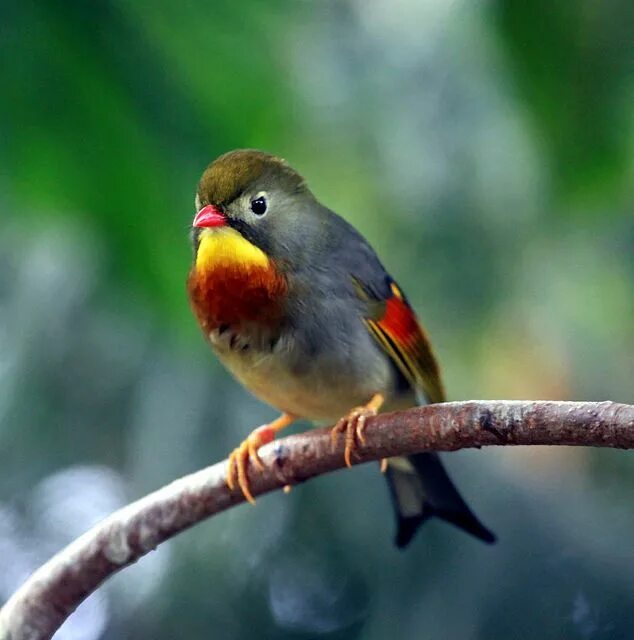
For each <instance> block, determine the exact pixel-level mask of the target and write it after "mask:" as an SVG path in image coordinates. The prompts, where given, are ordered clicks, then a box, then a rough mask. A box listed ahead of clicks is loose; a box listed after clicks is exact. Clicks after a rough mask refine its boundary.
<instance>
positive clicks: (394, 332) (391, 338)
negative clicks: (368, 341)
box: [366, 283, 445, 402]
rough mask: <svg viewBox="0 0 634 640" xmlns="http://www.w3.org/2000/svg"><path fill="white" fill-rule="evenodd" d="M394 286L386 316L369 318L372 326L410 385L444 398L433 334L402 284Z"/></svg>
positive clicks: (432, 398)
mask: <svg viewBox="0 0 634 640" xmlns="http://www.w3.org/2000/svg"><path fill="white" fill-rule="evenodd" d="M391 289H392V296H390V297H389V298H388V299H387V300H386V301H385V311H384V313H383V316H382V317H381V318H379V319H373V320H366V323H367V325H368V328H369V329H370V331H371V333H372V335H373V336H374V337H375V339H376V340H377V341H378V342H379V344H380V345H381V346H382V347H383V349H385V351H387V353H388V354H389V355H390V357H391V358H392V360H393V361H394V362H395V364H396V365H397V366H398V368H399V369H400V371H401V373H402V374H403V375H404V376H405V378H406V379H407V381H408V382H409V383H410V385H411V386H412V387H414V388H420V389H422V390H423V391H424V392H425V395H426V396H427V398H428V400H429V401H430V402H442V401H443V400H444V399H445V395H444V390H443V387H442V383H441V382H440V373H439V371H438V364H437V363H436V359H435V358H434V355H433V353H432V351H431V345H430V342H429V338H428V337H427V335H426V334H425V332H424V330H423V328H422V327H421V326H420V324H419V322H418V319H417V318H416V314H415V313H414V311H413V310H412V308H411V307H410V306H409V304H408V302H407V300H405V298H404V296H403V294H402V293H401V291H400V289H399V288H398V286H397V285H396V284H395V283H392V284H391Z"/></svg>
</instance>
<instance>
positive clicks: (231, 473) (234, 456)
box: [226, 425, 275, 504]
mask: <svg viewBox="0 0 634 640" xmlns="http://www.w3.org/2000/svg"><path fill="white" fill-rule="evenodd" d="M274 436H275V431H274V430H273V429H271V427H270V426H269V425H264V426H262V427H258V428H257V429H255V430H254V431H253V432H252V433H251V434H250V435H249V437H248V438H247V439H246V440H244V441H243V442H242V443H241V444H240V446H239V447H236V448H235V449H234V450H233V451H232V452H231V454H230V455H229V460H228V465H227V480H226V482H227V486H228V487H229V489H230V490H232V491H233V489H234V488H235V486H236V481H237V485H238V486H239V487H240V490H241V491H242V494H243V495H244V497H245V498H246V499H247V500H248V501H249V502H250V503H251V504H255V498H254V497H253V494H252V493H251V487H250V486H249V477H248V475H247V468H248V466H249V460H251V462H252V463H253V465H254V466H255V468H256V469H257V470H258V471H260V472H262V471H264V464H263V463H262V459H261V458H260V456H259V454H258V449H259V448H260V447H261V446H263V445H265V444H267V443H269V442H271V441H272V440H273V438H274Z"/></svg>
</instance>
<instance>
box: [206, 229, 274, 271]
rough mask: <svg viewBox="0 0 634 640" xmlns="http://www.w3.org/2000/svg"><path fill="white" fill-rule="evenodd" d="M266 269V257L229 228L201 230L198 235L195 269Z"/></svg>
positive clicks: (267, 261) (267, 263)
mask: <svg viewBox="0 0 634 640" xmlns="http://www.w3.org/2000/svg"><path fill="white" fill-rule="evenodd" d="M240 266H242V267H246V268H249V267H268V266H269V259H268V257H267V255H266V254H265V253H264V252H263V251H262V250H261V249H258V247H256V246H255V245H254V244H251V243H250V242H249V241H248V240H247V239H246V238H244V236H242V235H241V234H240V233H238V232H237V231H236V230H235V229H232V228H231V227H216V228H214V229H203V231H202V233H201V234H200V242H199V245H198V253H197V254H196V269H197V270H203V271H210V270H215V269H218V268H226V267H240Z"/></svg>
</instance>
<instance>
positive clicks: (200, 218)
mask: <svg viewBox="0 0 634 640" xmlns="http://www.w3.org/2000/svg"><path fill="white" fill-rule="evenodd" d="M226 224H227V216H225V214H224V213H222V211H220V209H217V208H216V207H214V206H213V205H212V204H208V205H207V206H206V207H203V208H202V209H201V210H200V211H199V212H198V213H197V214H196V215H195V216H194V221H193V222H192V226H194V227H224V226H225V225H226Z"/></svg>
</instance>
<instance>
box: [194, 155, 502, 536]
mask: <svg viewBox="0 0 634 640" xmlns="http://www.w3.org/2000/svg"><path fill="white" fill-rule="evenodd" d="M191 240H192V245H193V264H192V267H191V270H190V272H189V276H188V278H187V292H188V297H189V300H190V304H191V307H192V310H193V313H194V315H195V317H196V319H197V320H198V323H199V325H200V327H201V329H202V332H203V335H204V337H205V338H206V340H207V341H208V342H209V344H210V345H211V347H212V349H213V351H214V352H215V354H216V356H217V357H218V358H219V360H220V361H221V362H222V364H223V365H224V366H225V367H226V368H227V369H228V370H229V371H230V372H231V374H233V376H234V377H235V378H236V379H237V380H238V381H239V382H240V383H242V385H244V387H246V388H247V389H248V390H249V391H251V393H252V394H254V395H255V396H256V397H258V398H259V399H260V400H262V401H263V402H265V403H267V404H269V405H270V406H272V407H274V408H276V409H277V410H279V411H280V416H279V417H278V418H277V419H275V420H273V421H272V422H271V423H269V424H265V425H263V426H260V427H258V428H256V429H254V430H253V431H252V432H251V433H250V435H248V437H247V438H246V439H245V440H244V441H243V442H242V443H241V444H240V445H239V446H238V447H236V448H235V449H234V450H233V451H232V452H231V454H230V456H229V464H228V471H227V478H226V483H227V485H228V487H229V489H231V490H233V489H234V488H236V487H239V488H240V490H241V491H242V493H243V494H244V497H245V498H246V499H247V500H248V501H249V502H251V503H254V502H255V500H254V498H253V495H252V493H251V489H250V482H249V474H250V473H258V472H261V471H262V470H263V469H264V467H263V464H262V461H261V460H260V457H259V455H258V449H259V448H260V447H261V446H263V445H264V444H266V443H269V442H271V441H272V440H273V439H274V437H275V435H276V434H277V433H278V432H279V431H281V430H282V429H284V428H285V427H287V426H288V425H290V424H292V423H293V422H295V421H296V420H299V419H305V420H309V421H311V422H313V423H323V422H328V423H330V424H333V423H334V425H335V426H334V427H333V428H332V431H331V437H332V440H333V443H336V442H337V441H338V439H339V438H343V439H344V441H345V453H344V458H345V463H346V465H347V466H351V464H352V459H353V457H354V454H355V450H356V449H357V448H358V447H359V446H360V445H361V444H362V443H363V440H364V435H363V432H364V429H365V424H366V420H367V418H368V417H370V416H374V415H376V414H377V413H378V412H379V411H392V410H397V409H404V408H408V407H412V406H415V405H417V404H420V403H437V402H443V401H444V400H445V391H444V387H443V383H442V381H441V377H440V371H439V367H438V363H437V360H436V357H435V355H434V352H433V350H432V347H431V343H430V340H429V337H428V335H427V333H426V331H425V330H424V329H423V327H422V325H421V324H420V323H419V321H418V319H417V317H416V314H415V312H414V311H413V309H412V307H411V305H410V304H409V302H408V299H407V298H406V296H405V294H404V293H403V291H402V289H401V288H400V287H399V285H398V284H397V282H396V281H395V280H394V279H393V278H392V276H391V275H390V274H389V273H388V271H387V270H386V269H385V267H384V266H383V264H382V263H381V261H380V260H379V258H378V256H377V254H376V253H375V251H374V249H373V248H372V247H371V246H370V244H369V243H368V241H367V240H366V239H365V238H364V237H363V236H362V235H361V233H359V232H358V231H357V230H356V229H355V228H354V227H353V226H352V225H351V224H350V223H348V222H347V221H346V220H345V219H344V218H342V217H341V216H339V215H338V214H336V213H335V212H333V211H332V210H330V209H329V208H328V207H326V206H324V205H323V204H321V203H320V202H319V200H318V199H317V198H316V197H315V195H314V194H313V193H312V191H311V190H310V188H309V187H308V184H307V182H306V180H305V179H304V178H303V177H302V176H301V175H300V174H299V173H298V172H297V171H295V170H294V169H293V168H292V167H291V166H290V165H289V164H288V163H287V162H286V161H285V160H283V159H281V158H279V157H277V156H275V155H272V154H269V153H266V152H263V151H259V150H254V149H238V150H234V151H230V152H227V153H225V154H223V155H221V156H220V157H218V158H217V159H215V160H214V161H213V162H212V163H211V164H210V165H209V166H208V167H207V168H206V169H205V171H204V172H203V174H202V177H201V178H200V181H199V183H198V188H197V190H196V197H195V215H194V218H193V222H192V227H191ZM382 467H383V470H384V472H385V476H386V478H387V483H388V486H389V490H390V491H389V493H390V495H391V498H392V503H393V505H394V512H395V516H396V521H397V529H396V536H395V544H396V546H397V547H399V548H402V547H405V546H406V545H408V544H409V542H410V541H411V540H412V538H413V537H414V534H415V533H416V531H417V530H418V529H419V527H420V526H421V525H422V524H423V523H424V522H425V521H427V520H429V519H430V518H431V517H434V516H435V517H438V518H440V519H442V520H445V521H447V522H449V523H452V524H453V525H455V526H457V527H459V528H460V529H462V530H464V531H466V532H468V533H470V534H472V535H473V536H475V537H476V538H479V539H480V540H482V541H483V542H486V543H492V542H494V541H495V539H496V538H495V535H494V534H493V533H492V532H491V531H490V530H489V529H488V528H487V527H486V526H484V524H482V522H481V521H480V520H479V519H478V518H477V517H476V515H475V514H474V513H473V512H472V511H471V509H470V508H469V507H468V505H467V504H466V502H465V501H464V499H463V498H462V497H461V495H460V493H459V492H458V490H457V489H456V488H455V486H454V484H453V483H452V481H451V479H450V478H449V476H448V474H447V472H446V471H445V469H444V466H443V464H442V462H441V460H440V457H439V455H438V454H437V453H434V452H425V453H420V454H415V455H410V456H407V457H393V458H388V459H387V460H385V461H383V462H382Z"/></svg>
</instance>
